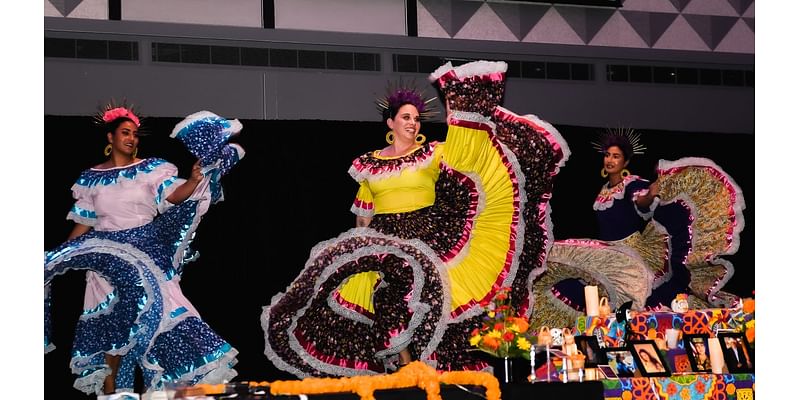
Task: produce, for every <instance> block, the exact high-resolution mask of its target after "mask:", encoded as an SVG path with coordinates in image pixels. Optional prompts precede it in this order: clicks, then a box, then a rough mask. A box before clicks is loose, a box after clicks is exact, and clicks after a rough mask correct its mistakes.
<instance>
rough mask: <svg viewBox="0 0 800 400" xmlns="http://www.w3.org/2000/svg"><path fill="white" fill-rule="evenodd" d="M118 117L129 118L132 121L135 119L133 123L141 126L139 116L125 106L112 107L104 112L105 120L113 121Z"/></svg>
mask: <svg viewBox="0 0 800 400" xmlns="http://www.w3.org/2000/svg"><path fill="white" fill-rule="evenodd" d="M117 118H128V119H130V120H131V121H133V123H134V124H136V126H137V127H138V126H139V117H137V116H136V114H134V113H133V111H131V110H128V109H127V108H125V107H117V108H112V109H110V110H108V111H106V112H104V113H103V121H104V122H111V121H113V120H115V119H117Z"/></svg>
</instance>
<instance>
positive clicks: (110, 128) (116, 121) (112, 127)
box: [101, 117, 136, 133]
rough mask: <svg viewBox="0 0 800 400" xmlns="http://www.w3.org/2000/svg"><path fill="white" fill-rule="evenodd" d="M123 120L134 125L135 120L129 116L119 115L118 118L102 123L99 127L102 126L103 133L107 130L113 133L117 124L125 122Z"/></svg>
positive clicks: (117, 126)
mask: <svg viewBox="0 0 800 400" xmlns="http://www.w3.org/2000/svg"><path fill="white" fill-rule="evenodd" d="M125 121H128V122H130V123H132V124H134V125H136V122H134V121H133V120H132V119H130V118H127V117H119V118H116V119H114V120H112V121H109V122H106V123H104V124H103V125H102V126H101V127H102V128H103V132H104V133H107V132H111V133H114V132H116V130H117V128H119V126H120V125H122V123H123V122H125Z"/></svg>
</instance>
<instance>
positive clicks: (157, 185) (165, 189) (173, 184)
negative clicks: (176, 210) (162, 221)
mask: <svg viewBox="0 0 800 400" xmlns="http://www.w3.org/2000/svg"><path fill="white" fill-rule="evenodd" d="M147 179H148V182H149V185H150V190H151V192H152V194H153V202H154V203H155V205H156V207H157V208H158V212H159V213H163V212H164V211H166V210H168V209H169V208H170V207H172V206H173V204H172V203H170V202H169V201H167V197H169V195H171V194H172V192H174V191H175V189H176V188H178V186H180V185H181V183H183V182H185V181H186V180H185V179H182V178H178V167H176V166H175V165H174V164H172V163H169V162H167V161H164V160H159V163H158V165H156V166H155V168H154V169H153V170H152V171H151V172H150V173H149V174H147Z"/></svg>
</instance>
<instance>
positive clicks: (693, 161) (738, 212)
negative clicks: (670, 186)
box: [658, 157, 747, 255]
mask: <svg viewBox="0 0 800 400" xmlns="http://www.w3.org/2000/svg"><path fill="white" fill-rule="evenodd" d="M690 166H701V167H709V168H712V169H715V170H716V171H718V172H719V173H720V174H722V175H723V176H724V177H725V179H726V183H728V184H730V187H731V189H732V190H733V192H734V193H733V194H734V198H735V200H734V202H733V204H732V205H731V207H733V212H734V215H735V218H736V224H735V225H734V230H733V234H732V235H731V245H730V246H729V247H728V250H727V251H726V252H724V253H721V254H723V255H731V254H734V253H736V251H738V250H739V243H740V242H739V240H740V239H739V234H740V233H741V232H742V230H743V229H744V227H745V220H744V213H743V210H744V209H745V208H746V207H747V205H746V204H745V202H744V194H742V188H741V187H739V185H738V184H737V183H736V181H734V180H733V178H732V177H731V176H730V175H728V173H727V172H725V170H723V169H722V168H721V167H720V166H719V165H717V164H716V163H714V161H711V160H709V159H707V158H702V157H684V158H681V159H678V160H675V161H668V160H659V161H658V173H659V175H661V173H662V172H664V171H666V170H668V169H671V168H679V167H690ZM665 204H668V203H666V202H665ZM693 210H694V209H693Z"/></svg>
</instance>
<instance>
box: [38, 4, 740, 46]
mask: <svg viewBox="0 0 800 400" xmlns="http://www.w3.org/2000/svg"><path fill="white" fill-rule="evenodd" d="M396 1H404V0H396ZM411 1H416V2H417V34H418V36H420V37H432V38H447V39H451V38H452V39H475V40H494V41H506V42H525V43H554V44H570V45H583V46H604V47H634V48H654V49H675V50H692V51H705V52H725V53H744V54H754V53H755V0H624V1H623V3H622V7H621V8H602V7H582V6H571V5H552V4H547V3H545V2H543V3H521V2H520V3H513V2H492V1H476V0H411ZM107 8H108V2H107V0H45V15H47V16H61V17H78V18H107ZM198 12H200V11H198ZM202 12H207V10H206V11H202ZM358 18H360V17H358ZM184 19H185V18H183V16H182V17H181V18H178V16H176V19H175V20H176V21H183V20H184ZM356 19H357V18H356ZM353 23H354V24H357V23H358V21H357V20H354V21H353Z"/></svg>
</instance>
